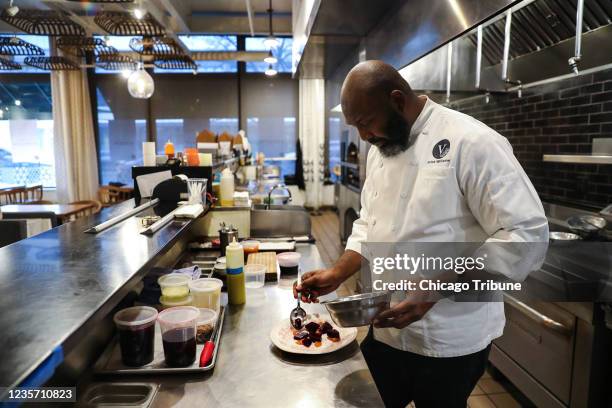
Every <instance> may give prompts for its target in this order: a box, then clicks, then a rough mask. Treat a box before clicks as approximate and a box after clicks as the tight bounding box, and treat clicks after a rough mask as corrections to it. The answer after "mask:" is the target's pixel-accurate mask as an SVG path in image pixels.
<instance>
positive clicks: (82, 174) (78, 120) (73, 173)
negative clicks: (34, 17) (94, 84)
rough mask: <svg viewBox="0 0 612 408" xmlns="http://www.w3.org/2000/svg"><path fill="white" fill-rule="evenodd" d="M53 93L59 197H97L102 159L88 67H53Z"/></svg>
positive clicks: (83, 198)
mask: <svg viewBox="0 0 612 408" xmlns="http://www.w3.org/2000/svg"><path fill="white" fill-rule="evenodd" d="M52 48H54V49H55V47H53V45H52ZM54 51H55V50H54ZM53 54H56V55H57V53H55V52H54V53H53ZM51 96H52V102H53V139H54V149H55V180H56V186H57V200H58V201H59V202H64V203H66V202H71V201H77V200H94V199H96V196H97V192H98V161H97V156H96V143H95V137H94V128H93V119H92V114H91V101H90V99H89V88H88V86H87V74H86V72H85V69H84V68H82V69H80V70H78V71H52V72H51Z"/></svg>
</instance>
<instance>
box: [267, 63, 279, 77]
mask: <svg viewBox="0 0 612 408" xmlns="http://www.w3.org/2000/svg"><path fill="white" fill-rule="evenodd" d="M264 73H265V74H266V75H267V76H269V77H271V76H274V75H276V74H277V73H278V72H277V71H276V69H274V67H273V66H272V64H270V65H268V69H266V71H265V72H264Z"/></svg>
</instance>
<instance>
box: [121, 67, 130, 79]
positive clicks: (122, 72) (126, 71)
mask: <svg viewBox="0 0 612 408" xmlns="http://www.w3.org/2000/svg"><path fill="white" fill-rule="evenodd" d="M130 75H132V71H131V70H129V69H124V70H122V71H121V76H122V77H124V78H125V79H127V78H129V77H130Z"/></svg>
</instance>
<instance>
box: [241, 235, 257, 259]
mask: <svg viewBox="0 0 612 408" xmlns="http://www.w3.org/2000/svg"><path fill="white" fill-rule="evenodd" d="M240 245H242V249H243V250H244V262H245V263H246V261H247V260H248V259H249V255H250V254H254V253H256V252H259V241H255V240H248V241H242V242H241V243H240Z"/></svg>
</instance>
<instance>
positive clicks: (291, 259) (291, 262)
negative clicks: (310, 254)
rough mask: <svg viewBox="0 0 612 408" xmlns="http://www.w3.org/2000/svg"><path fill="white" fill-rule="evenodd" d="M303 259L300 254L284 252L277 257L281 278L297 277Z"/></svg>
mask: <svg viewBox="0 0 612 408" xmlns="http://www.w3.org/2000/svg"><path fill="white" fill-rule="evenodd" d="M301 257H302V255H301V254H300V253H299V252H282V253H280V254H278V255H276V259H277V260H278V266H279V267H280V274H281V276H292V275H295V276H297V273H298V269H299V266H300V258H301Z"/></svg>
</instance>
